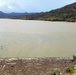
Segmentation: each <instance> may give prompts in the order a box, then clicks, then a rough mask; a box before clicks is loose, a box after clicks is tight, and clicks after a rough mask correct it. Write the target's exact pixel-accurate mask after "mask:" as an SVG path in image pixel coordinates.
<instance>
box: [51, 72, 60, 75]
mask: <svg viewBox="0 0 76 75" xmlns="http://www.w3.org/2000/svg"><path fill="white" fill-rule="evenodd" d="M50 75H60V73H58V74H56V73H55V72H54V73H51V74H50Z"/></svg>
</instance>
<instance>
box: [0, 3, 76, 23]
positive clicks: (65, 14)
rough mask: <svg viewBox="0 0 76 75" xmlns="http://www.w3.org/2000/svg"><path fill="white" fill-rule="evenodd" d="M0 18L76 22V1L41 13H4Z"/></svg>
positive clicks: (0, 13)
mask: <svg viewBox="0 0 76 75" xmlns="http://www.w3.org/2000/svg"><path fill="white" fill-rule="evenodd" d="M0 18H12V19H24V20H46V21H70V22H76V2H75V3H73V4H69V5H66V6H64V7H62V8H58V9H55V10H51V11H49V12H41V13H27V12H25V13H15V12H14V13H9V14H6V13H3V12H1V11H0Z"/></svg>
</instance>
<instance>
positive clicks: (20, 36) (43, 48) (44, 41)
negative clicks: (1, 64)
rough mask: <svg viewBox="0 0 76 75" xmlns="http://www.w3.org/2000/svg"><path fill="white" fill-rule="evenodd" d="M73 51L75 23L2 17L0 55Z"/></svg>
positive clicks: (65, 54) (57, 54) (75, 51)
mask: <svg viewBox="0 0 76 75" xmlns="http://www.w3.org/2000/svg"><path fill="white" fill-rule="evenodd" d="M72 55H76V23H71V22H48V21H34V20H12V19H0V58H7V57H72Z"/></svg>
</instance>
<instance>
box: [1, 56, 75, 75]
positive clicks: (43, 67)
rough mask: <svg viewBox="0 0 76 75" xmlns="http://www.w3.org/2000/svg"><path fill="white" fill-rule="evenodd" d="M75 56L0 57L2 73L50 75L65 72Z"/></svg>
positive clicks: (12, 74) (3, 74) (5, 74)
mask: <svg viewBox="0 0 76 75" xmlns="http://www.w3.org/2000/svg"><path fill="white" fill-rule="evenodd" d="M72 60H73V58H53V57H48V58H0V75H49V74H50V73H51V72H61V73H64V72H65V71H66V68H67V67H68V66H70V65H75V63H73V61H72Z"/></svg>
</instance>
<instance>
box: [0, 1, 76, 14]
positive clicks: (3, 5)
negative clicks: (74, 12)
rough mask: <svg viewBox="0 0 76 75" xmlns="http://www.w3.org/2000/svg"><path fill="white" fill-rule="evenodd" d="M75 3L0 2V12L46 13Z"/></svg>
mask: <svg viewBox="0 0 76 75" xmlns="http://www.w3.org/2000/svg"><path fill="white" fill-rule="evenodd" d="M74 2H76V0H0V11H3V12H6V13H10V12H46V11H50V10H53V9H57V8H60V7H63V6H65V5H68V4H71V3H74Z"/></svg>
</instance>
